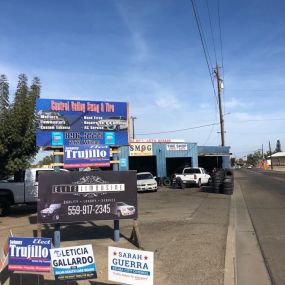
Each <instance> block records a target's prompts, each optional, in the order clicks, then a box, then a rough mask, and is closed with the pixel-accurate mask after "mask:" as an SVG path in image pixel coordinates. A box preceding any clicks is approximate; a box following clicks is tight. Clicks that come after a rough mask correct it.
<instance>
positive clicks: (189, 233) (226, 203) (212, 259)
mask: <svg viewBox="0 0 285 285" xmlns="http://www.w3.org/2000/svg"><path fill="white" fill-rule="evenodd" d="M230 197H231V196H227V195H223V194H216V193H211V190H210V189H208V188H204V189H203V190H202V191H200V190H199V189H198V188H186V189H183V190H180V189H169V188H166V187H161V188H160V189H159V191H158V192H156V193H139V194H138V206H139V219H138V222H139V232H140V236H141V246H142V247H143V248H144V249H145V250H148V251H153V252H154V284H155V285H170V284H171V285H173V284H176V285H192V284H193V285H199V284H201V285H222V284H223V280H224V269H225V250H226V240H227V232H228V220H229V208H230ZM36 222H37V220H36V213H35V212H34V210H33V209H27V208H26V206H23V207H16V208H14V209H13V210H12V213H11V214H10V215H9V216H8V217H4V218H1V220H0V243H1V242H2V243H3V241H4V240H5V238H6V237H7V235H8V234H9V230H10V229H12V231H13V234H14V235H15V236H33V235H35V234H36V229H37V225H36ZM112 226H113V224H112V221H91V222H87V223H76V224H69V225H63V226H62V227H61V238H62V242H61V246H62V247H64V246H76V245H80V244H92V245H93V250H94V255H95V259H96V266H97V274H98V279H97V280H90V281H75V282H69V284H89V285H93V284H94V285H95V284H97V285H99V284H100V285H103V284H105V285H111V284H114V283H113V282H110V281H108V275H107V249H108V246H117V247H124V248H133V249H136V247H135V246H134V245H133V244H131V243H130V242H129V240H128V238H129V237H130V235H131V231H132V226H133V221H131V220H124V221H121V222H120V229H121V239H120V241H119V242H114V241H113V240H112V238H113V231H112ZM52 229H53V228H52V227H51V226H48V225H46V226H43V228H42V236H45V237H52V236H53V231H52ZM0 277H1V278H0V281H1V282H2V284H5V285H6V284H10V285H18V284H21V285H25V284H27V285H30V284H38V285H39V284H41V285H42V284H46V285H51V284H54V281H53V280H54V276H53V275H52V273H49V274H41V275H36V274H18V273H14V274H12V273H11V272H9V271H7V270H4V271H3V272H2V274H1V276H0Z"/></svg>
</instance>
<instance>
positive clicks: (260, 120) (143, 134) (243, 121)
mask: <svg viewBox="0 0 285 285" xmlns="http://www.w3.org/2000/svg"><path fill="white" fill-rule="evenodd" d="M264 121H268V122H269V121H285V118H277V119H256V120H241V121H238V122H231V123H238V124H240V123H241V122H242V123H246V122H264ZM219 124H220V123H219V122H217V123H211V124H206V125H200V126H195V127H189V128H184V129H176V130H169V131H163V132H153V133H141V134H137V135H138V136H146V135H158V134H167V133H175V132H182V131H188V130H194V129H200V128H205V127H210V126H215V125H219ZM211 132H212V130H211Z"/></svg>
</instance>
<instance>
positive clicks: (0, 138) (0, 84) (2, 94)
mask: <svg viewBox="0 0 285 285" xmlns="http://www.w3.org/2000/svg"><path fill="white" fill-rule="evenodd" d="M8 114H9V83H8V80H7V77H6V76H5V75H4V74H1V76H0V161H1V163H0V176H1V173H4V168H5V165H4V161H5V160H6V159H7V155H8V149H7V144H6V142H7V139H6V132H5V129H6V126H7V123H8Z"/></svg>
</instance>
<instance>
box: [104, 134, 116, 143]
mask: <svg viewBox="0 0 285 285" xmlns="http://www.w3.org/2000/svg"><path fill="white" fill-rule="evenodd" d="M104 136H105V144H108V145H114V144H115V143H116V137H115V133H114V132H106V133H105V134H104Z"/></svg>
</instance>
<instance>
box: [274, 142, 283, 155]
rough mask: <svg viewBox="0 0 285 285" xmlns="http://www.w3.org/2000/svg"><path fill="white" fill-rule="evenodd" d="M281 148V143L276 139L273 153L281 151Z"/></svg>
mask: <svg viewBox="0 0 285 285" xmlns="http://www.w3.org/2000/svg"><path fill="white" fill-rule="evenodd" d="M281 151H282V150H281V143H280V140H277V142H276V148H275V151H274V153H276V152H281Z"/></svg>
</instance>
